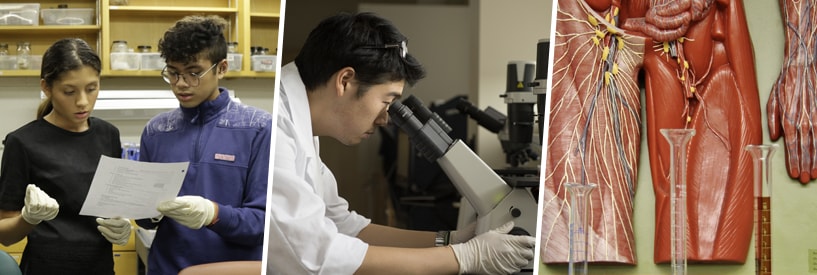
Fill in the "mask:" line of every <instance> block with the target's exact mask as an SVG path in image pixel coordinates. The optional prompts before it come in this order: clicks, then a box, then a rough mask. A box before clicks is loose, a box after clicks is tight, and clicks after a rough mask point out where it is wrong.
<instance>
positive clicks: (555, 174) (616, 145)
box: [539, 0, 645, 264]
mask: <svg viewBox="0 0 817 275" xmlns="http://www.w3.org/2000/svg"><path fill="white" fill-rule="evenodd" d="M604 2H609V1H579V0H560V1H559V7H558V14H557V16H556V20H557V23H556V34H555V39H554V41H555V42H554V43H555V44H554V47H555V50H554V57H553V63H554V64H553V66H552V68H553V76H552V81H553V87H552V89H551V93H552V94H551V105H550V126H549V129H548V131H549V140H548V142H547V146H548V154H547V155H548V156H547V158H548V159H547V161H546V163H547V164H546V173H545V175H546V176H545V184H544V186H543V187H542V189H543V190H542V195H541V197H540V198H539V203H541V204H542V207H543V212H542V214H543V216H542V232H541V238H542V242H541V245H540V249H541V251H542V253H541V255H542V257H541V259H542V261H543V262H544V263H560V262H567V261H568V252H569V251H568V236H569V233H568V223H569V222H570V221H569V204H568V197H569V196H568V194H567V192H566V189H565V184H567V183H580V184H589V183H594V184H597V185H598V187H597V188H596V189H598V190H597V191H593V192H591V193H590V201H589V203H588V216H589V217H588V224H587V228H588V229H591V230H589V232H587V234H588V237H587V240H588V241H587V243H588V245H589V247H588V248H587V249H588V256H587V260H588V261H591V262H612V263H627V264H635V263H636V256H635V241H634V237H633V221H632V212H633V208H632V207H633V201H632V200H633V197H634V195H635V193H634V190H635V187H636V181H637V168H638V156H639V147H640V143H641V138H640V124H641V102H640V100H639V95H640V91H639V87H638V83H637V78H638V70H639V68H640V67H641V61H642V58H643V57H642V53H643V51H644V42H645V40H644V38H640V37H637V36H632V35H630V34H627V32H625V31H624V30H621V29H619V28H618V26H617V25H618V24H617V21H618V20H617V19H616V18H617V17H618V8H616V7H612V6H611V5H610V4H609V3H607V4H605V3H604Z"/></svg>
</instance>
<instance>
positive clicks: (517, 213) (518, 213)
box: [511, 207, 522, 218]
mask: <svg viewBox="0 0 817 275" xmlns="http://www.w3.org/2000/svg"><path fill="white" fill-rule="evenodd" d="M511 216H512V217H514V218H519V216H522V210H519V208H516V207H511Z"/></svg>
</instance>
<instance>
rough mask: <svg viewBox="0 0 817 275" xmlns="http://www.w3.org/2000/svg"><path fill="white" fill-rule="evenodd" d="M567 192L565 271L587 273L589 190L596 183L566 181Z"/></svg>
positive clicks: (591, 189) (593, 187) (571, 273)
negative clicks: (568, 219)
mask: <svg viewBox="0 0 817 275" xmlns="http://www.w3.org/2000/svg"><path fill="white" fill-rule="evenodd" d="M565 186H566V188H567V192H568V193H569V194H570V224H569V233H570V241H569V242H568V243H569V246H570V254H568V267H567V273H568V274H569V275H574V274H581V275H587V260H588V259H587V255H588V249H587V245H588V243H587V235H588V231H590V229H589V228H588V225H589V224H588V216H587V214H589V213H588V203H589V201H590V192H591V191H593V189H595V188H596V184H593V183H589V184H580V183H567V184H566V185H565Z"/></svg>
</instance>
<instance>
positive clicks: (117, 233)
mask: <svg viewBox="0 0 817 275" xmlns="http://www.w3.org/2000/svg"><path fill="white" fill-rule="evenodd" d="M96 223H97V224H99V226H97V227H96V229H97V230H99V232H100V233H102V236H105V239H108V241H109V242H111V243H112V244H118V245H125V244H127V243H128V239H129V238H130V230H131V223H130V220H129V219H123V218H110V219H103V218H96Z"/></svg>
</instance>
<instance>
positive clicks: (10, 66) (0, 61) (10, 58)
mask: <svg viewBox="0 0 817 275" xmlns="http://www.w3.org/2000/svg"><path fill="white" fill-rule="evenodd" d="M16 69H17V56H16V55H2V56H0V70H16Z"/></svg>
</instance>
